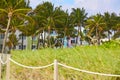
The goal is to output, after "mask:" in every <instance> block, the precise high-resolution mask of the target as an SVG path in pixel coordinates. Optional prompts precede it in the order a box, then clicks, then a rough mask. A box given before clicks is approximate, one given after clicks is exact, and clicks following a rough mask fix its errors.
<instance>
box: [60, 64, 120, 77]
mask: <svg viewBox="0 0 120 80" xmlns="http://www.w3.org/2000/svg"><path fill="white" fill-rule="evenodd" d="M58 65H60V66H62V67H65V68H69V69H72V70H75V71H80V72H84V73H88V74H95V75H101V76H109V77H120V75H114V74H105V73H98V72H92V71H87V70H82V69H78V68H74V67H71V66H67V65H64V64H61V63H58Z"/></svg>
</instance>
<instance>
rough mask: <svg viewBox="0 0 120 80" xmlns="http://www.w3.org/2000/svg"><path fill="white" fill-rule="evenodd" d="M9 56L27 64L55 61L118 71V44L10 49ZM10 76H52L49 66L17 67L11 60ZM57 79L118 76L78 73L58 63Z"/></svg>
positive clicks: (45, 79) (33, 79)
mask: <svg viewBox="0 0 120 80" xmlns="http://www.w3.org/2000/svg"><path fill="white" fill-rule="evenodd" d="M12 59H14V60H15V61H17V62H19V63H21V64H24V65H28V66H43V65H47V64H50V63H53V61H54V59H57V60H58V62H60V63H63V64H66V65H69V66H72V67H76V68H79V69H84V70H89V71H94V72H101V73H109V74H120V47H116V48H106V47H104V46H79V47H74V48H60V49H51V48H48V49H42V50H34V51H27V50H24V51H20V50H17V51H12ZM11 80H53V66H52V67H49V68H46V69H41V70H32V69H26V68H22V67H19V66H17V65H15V64H13V63H12V62H11ZM59 80H120V78H118V77H105V76H98V75H92V74H87V73H82V72H78V71H74V70H70V69H66V68H63V67H61V66H59Z"/></svg>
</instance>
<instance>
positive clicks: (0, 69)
mask: <svg viewBox="0 0 120 80" xmlns="http://www.w3.org/2000/svg"><path fill="white" fill-rule="evenodd" d="M0 59H1V53H0ZM1 66H2V64H1V61H0V80H2V79H1V71H2V67H1Z"/></svg>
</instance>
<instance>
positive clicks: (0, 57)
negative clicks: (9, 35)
mask: <svg viewBox="0 0 120 80" xmlns="http://www.w3.org/2000/svg"><path fill="white" fill-rule="evenodd" d="M2 57H3V54H1V55H0V62H1V63H2V64H3V65H5V64H7V62H8V61H7V60H6V61H3V60H2Z"/></svg>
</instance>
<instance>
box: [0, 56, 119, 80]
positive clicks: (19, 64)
mask: <svg viewBox="0 0 120 80" xmlns="http://www.w3.org/2000/svg"><path fill="white" fill-rule="evenodd" d="M10 61H11V62H13V63H14V64H16V65H18V66H21V67H23V68H28V69H44V68H47V67H50V66H53V65H54V76H53V77H54V80H58V66H62V67H64V68H68V69H72V70H75V71H79V72H83V73H87V74H93V75H100V76H108V77H120V75H117V74H105V73H99V72H92V71H87V70H82V69H79V68H75V67H71V66H67V65H65V64H62V63H59V62H58V61H57V60H54V62H53V63H51V64H48V65H45V66H38V67H34V66H26V65H23V64H21V63H19V62H16V61H15V60H13V59H12V58H10V55H8V57H7V60H6V62H4V61H3V60H2V59H1V56H0V76H1V65H2V64H3V65H5V64H6V66H7V67H6V80H9V78H10ZM0 80H1V77H0Z"/></svg>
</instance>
